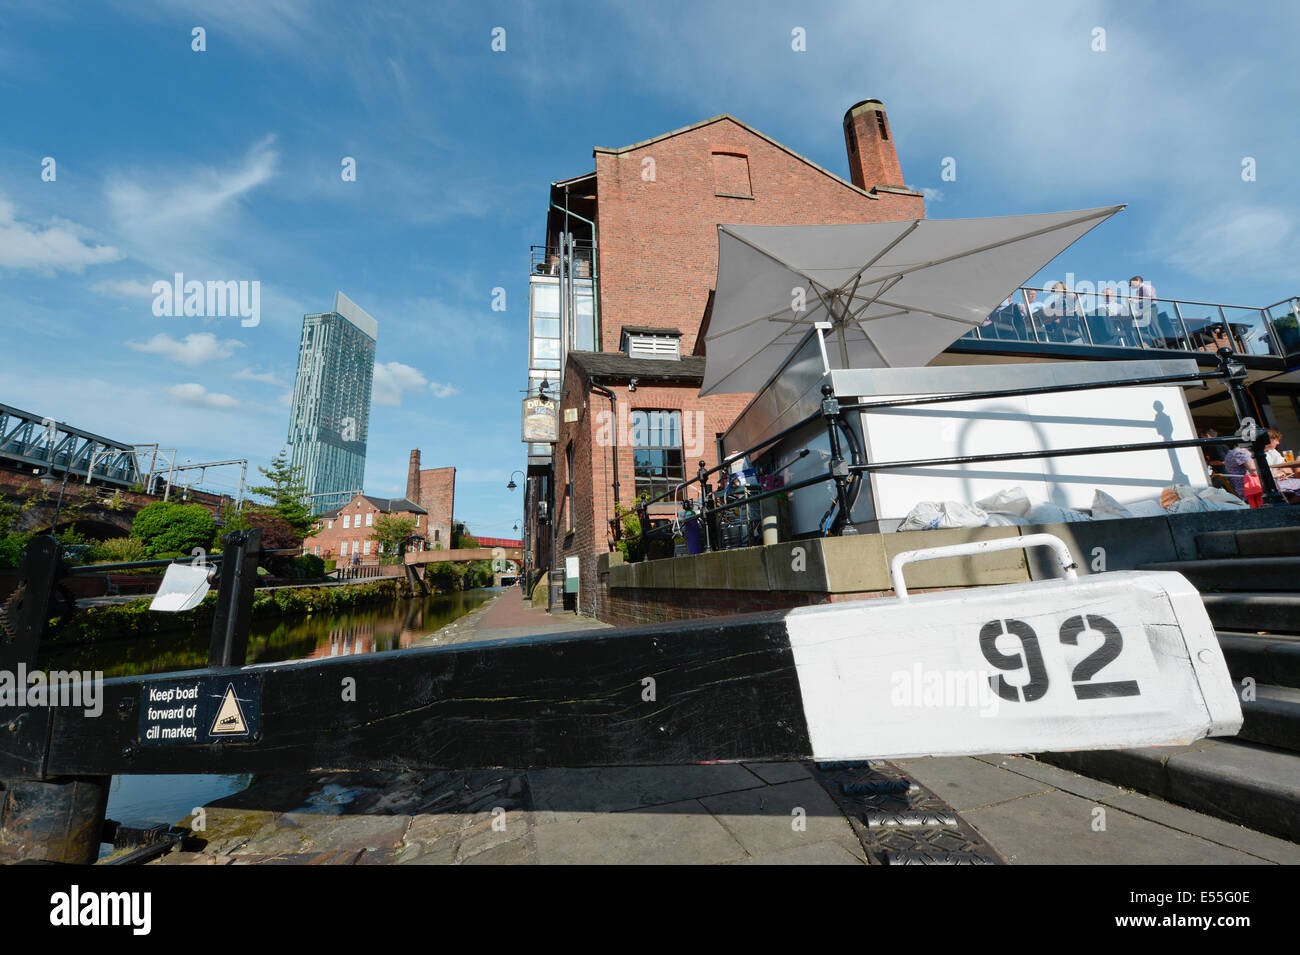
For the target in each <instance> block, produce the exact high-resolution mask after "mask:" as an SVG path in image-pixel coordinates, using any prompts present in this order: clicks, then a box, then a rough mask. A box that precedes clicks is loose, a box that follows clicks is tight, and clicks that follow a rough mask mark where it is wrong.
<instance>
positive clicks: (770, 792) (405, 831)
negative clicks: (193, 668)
mask: <svg viewBox="0 0 1300 955" xmlns="http://www.w3.org/2000/svg"><path fill="white" fill-rule="evenodd" d="M604 626H605V625H604V624H601V623H599V622H598V621H593V620H591V619H590V618H581V617H575V616H573V615H571V614H566V615H564V616H559V617H555V616H550V615H548V614H546V613H545V611H542V610H535V609H533V608H532V607H530V606H528V605H526V604H525V603H524V602H523V600H522V599H520V596H519V592H518V591H517V590H514V589H511V590H507V591H505V592H504V593H503V594H502V595H501V596H500V597H499V598H497V599H496V600H494V601H493V602H492V603H490V604H487V605H485V606H483V607H481V608H479V609H478V610H476V611H474V612H473V613H471V614H468V615H466V616H465V617H462V618H460V620H458V621H456V622H454V623H452V624H450V625H448V626H447V627H444V628H443V629H442V630H440V631H438V632H437V633H435V634H431V635H430V636H429V637H426V638H425V640H424V641H422V642H423V643H424V644H425V645H443V644H453V643H463V642H467V641H472V640H488V639H501V638H508V637H514V636H523V635H528V634H537V633H555V632H560V631H565V630H576V629H588V628H602V627H604ZM897 765H899V766H900V767H902V768H903V769H905V770H906V771H907V772H909V773H911V774H912V775H913V776H915V777H916V778H917V779H918V780H919V781H920V782H921V783H923V784H924V785H926V786H928V787H929V788H930V789H932V790H933V791H934V792H935V793H936V794H937V795H939V796H940V797H941V798H943V799H945V800H946V801H947V802H948V803H949V804H950V805H951V806H952V807H953V808H954V809H955V810H957V811H958V812H959V813H961V814H962V815H963V816H964V817H965V819H966V820H967V821H968V822H970V823H971V824H972V825H973V826H974V827H975V828H976V829H978V830H979V831H980V832H981V833H982V834H983V835H984V837H985V838H986V839H988V840H989V842H990V843H992V844H993V846H994V847H995V848H996V849H997V850H998V851H999V852H1000V853H1001V854H1002V855H1003V856H1004V857H1005V858H1006V859H1007V860H1008V861H1009V862H1011V863H1012V864H1071V865H1073V864H1086V863H1100V864H1139V865H1140V864H1146V863H1166V864H1182V863H1219V864H1269V863H1278V864H1297V863H1300V845H1296V844H1294V843H1290V842H1286V841H1284V840H1281V839H1275V838H1273V837H1271V836H1267V835H1263V834H1261V833H1258V832H1254V831H1252V830H1249V829H1246V828H1243V827H1241V826H1236V825H1233V824H1231V823H1226V822H1222V821H1220V820H1218V819H1213V818H1211V817H1208V816H1203V815H1200V814H1199V813H1196V812H1192V811H1191V810H1188V809H1183V808H1180V807H1178V806H1174V805H1172V804H1170V803H1166V802H1163V801H1161V800H1159V799H1154V798H1150V797H1146V796H1142V795H1140V794H1137V793H1133V792H1129V791H1126V790H1122V789H1120V788H1118V787H1116V786H1111V785H1108V784H1106V783H1101V782H1097V781H1096V780H1092V779H1089V778H1087V777H1084V776H1079V775H1077V774H1075V773H1071V772H1069V771H1067V770H1063V769H1059V768H1057V767H1055V766H1050V765H1047V764H1045V763H1040V762H1038V761H1037V760H1034V759H1032V758H1025V757H1019V756H980V757H949V758H927V759H915V760H901V761H898V763H897ZM204 816H205V818H204V819H203V821H202V822H203V826H204V830H203V831H202V832H199V833H196V835H197V836H199V837H200V838H202V839H203V840H205V841H206V846H204V847H202V849H201V851H194V852H173V853H171V854H169V855H167V856H164V857H163V858H162V859H160V860H158V862H157V863H156V864H160V865H185V864H192V865H246V864H281V865H283V864H308V865H320V864H342V865H366V864H396V865H410V864H419V865H425V864H432V865H441V864H554V863H606V864H607V863H691V864H698V863H704V864H709V863H713V864H717V863H744V864H830V865H841V864H842V865H858V864H863V863H865V862H866V861H867V860H866V856H865V854H864V852H863V851H862V847H861V845H860V844H859V843H858V840H857V838H856V836H855V835H854V833H853V830H852V827H851V826H850V825H849V823H848V820H847V819H846V818H845V817H844V816H843V815H842V814H841V812H840V810H839V809H838V807H837V806H836V805H835V803H834V801H833V800H832V799H831V798H830V796H829V795H828V794H827V793H826V792H825V790H823V789H822V788H821V785H820V784H819V783H818V782H817V781H816V780H815V779H814V778H813V777H812V776H811V775H810V773H809V772H808V769H807V768H806V767H805V766H804V765H802V764H799V763H748V764H723V765H707V766H662V767H644V768H603V769H550V770H543V771H535V772H529V773H500V772H498V773H492V772H474V773H405V774H391V773H389V774H383V773H333V774H322V775H318V776H305V777H290V778H285V779H270V780H266V781H262V782H259V783H258V784H257V785H255V786H254V787H252V788H251V789H249V790H246V791H245V792H242V793H238V794H236V795H234V796H230V797H228V798H226V799H223V800H220V801H218V802H216V803H213V804H212V805H211V806H209V807H207V808H206V810H205V812H204ZM195 821H196V820H194V819H193V817H190V818H187V819H186V820H184V822H183V823H182V824H183V825H186V826H192V825H193V824H194V823H195Z"/></svg>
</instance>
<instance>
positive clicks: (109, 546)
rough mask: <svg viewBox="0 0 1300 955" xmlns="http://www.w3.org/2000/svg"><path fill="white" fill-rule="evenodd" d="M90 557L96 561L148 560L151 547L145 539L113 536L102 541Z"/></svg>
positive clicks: (114, 562)
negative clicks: (146, 544)
mask: <svg viewBox="0 0 1300 955" xmlns="http://www.w3.org/2000/svg"><path fill="white" fill-rule="evenodd" d="M90 559H91V561H93V562H95V563H113V564H118V563H122V564H125V563H128V562H130V561H136V560H148V559H149V549H148V548H147V547H145V546H144V541H142V540H140V539H139V538H136V537H113V538H110V539H109V540H106V541H100V542H99V543H98V544H96V545H95V546H94V547H93V548H92V549H91V551H90Z"/></svg>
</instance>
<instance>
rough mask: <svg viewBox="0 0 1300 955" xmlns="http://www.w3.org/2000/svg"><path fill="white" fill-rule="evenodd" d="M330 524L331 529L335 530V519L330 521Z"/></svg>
mask: <svg viewBox="0 0 1300 955" xmlns="http://www.w3.org/2000/svg"><path fill="white" fill-rule="evenodd" d="M329 526H330V530H334V522H333V521H330V522H329Z"/></svg>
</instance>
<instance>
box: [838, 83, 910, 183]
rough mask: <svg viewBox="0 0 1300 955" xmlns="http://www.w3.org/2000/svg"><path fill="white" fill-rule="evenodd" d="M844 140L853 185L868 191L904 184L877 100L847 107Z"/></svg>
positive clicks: (881, 108) (882, 107)
mask: <svg viewBox="0 0 1300 955" xmlns="http://www.w3.org/2000/svg"><path fill="white" fill-rule="evenodd" d="M844 143H845V146H846V147H847V148H848V152H849V176H850V178H851V179H852V180H853V184H854V185H855V186H857V187H858V188H860V189H866V190H868V191H870V190H871V189H872V188H874V187H876V186H894V187H897V188H900V189H901V188H903V170H902V168H901V167H900V166H899V165H898V152H897V151H896V150H895V149H894V137H893V135H892V134H891V132H890V129H889V120H888V119H887V118H886V117H885V107H884V104H882V103H881V102H880V100H878V99H864V100H863V101H862V102H861V103H857V104H855V105H854V106H851V107H849V110H848V112H846V113H845V114H844Z"/></svg>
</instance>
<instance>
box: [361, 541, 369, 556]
mask: <svg viewBox="0 0 1300 955" xmlns="http://www.w3.org/2000/svg"><path fill="white" fill-rule="evenodd" d="M361 546H362V547H364V548H365V549H364V550H363V551H362V552H361V553H363V554H365V555H366V556H367V557H369V556H370V541H369V540H367V541H366V542H365V543H364V544H362V545H361Z"/></svg>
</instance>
